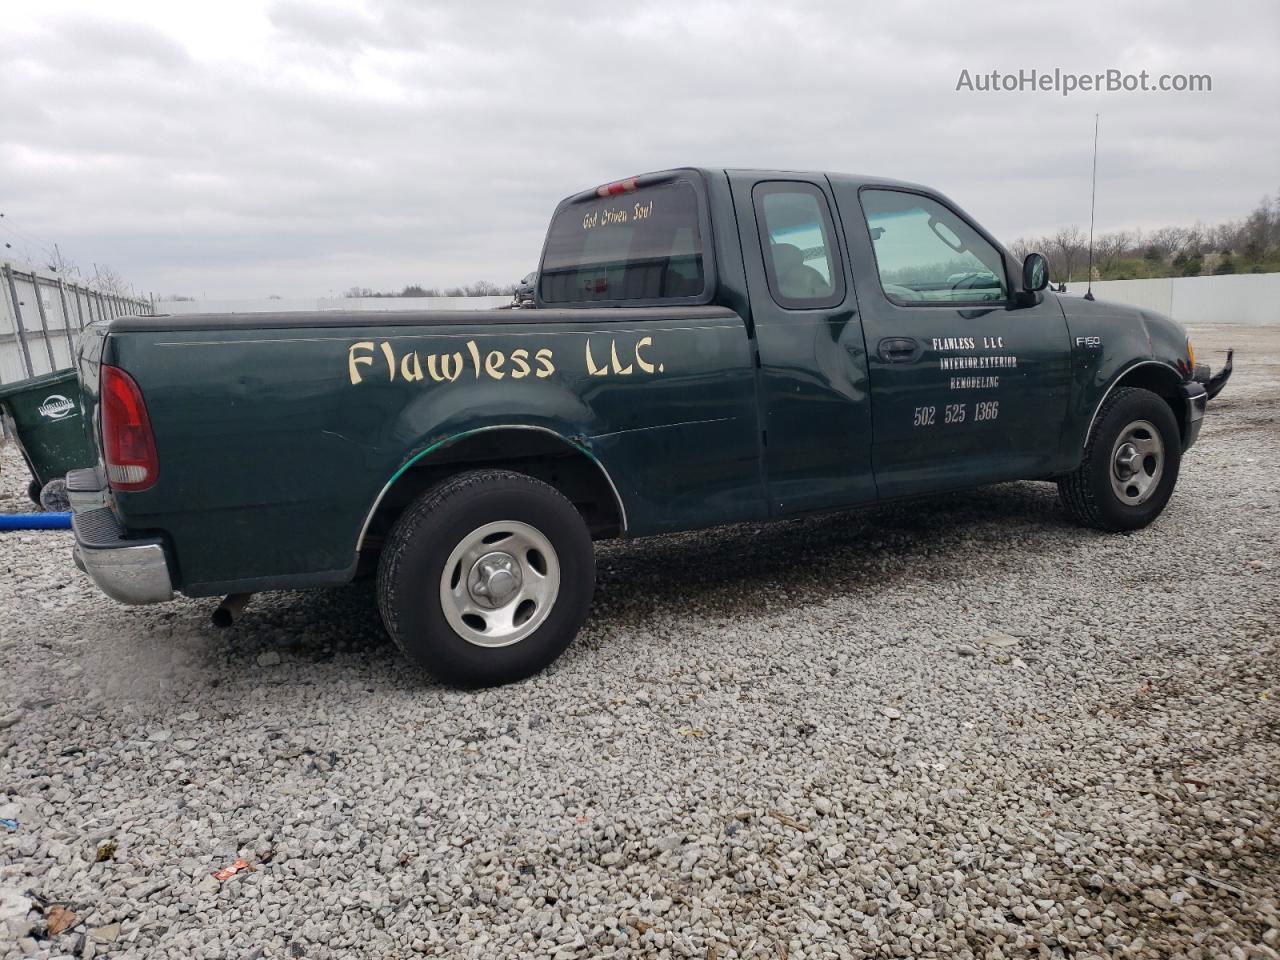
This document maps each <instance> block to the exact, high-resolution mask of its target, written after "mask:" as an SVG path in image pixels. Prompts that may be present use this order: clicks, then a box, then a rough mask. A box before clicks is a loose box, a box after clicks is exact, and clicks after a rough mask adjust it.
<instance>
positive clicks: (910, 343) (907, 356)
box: [876, 337, 924, 363]
mask: <svg viewBox="0 0 1280 960" xmlns="http://www.w3.org/2000/svg"><path fill="white" fill-rule="evenodd" d="M923 352H924V351H923V350H922V349H921V348H920V344H919V343H917V342H916V341H915V340H912V339H911V338H910V337H885V338H884V339H883V340H881V341H880V344H879V346H878V347H877V349H876V354H877V355H878V356H879V357H880V359H881V360H883V361H884V362H885V363H910V362H911V361H913V360H915V359H917V358H918V357H919V356H920V354H922V353H923Z"/></svg>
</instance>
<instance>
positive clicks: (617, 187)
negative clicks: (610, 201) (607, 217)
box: [596, 177, 639, 197]
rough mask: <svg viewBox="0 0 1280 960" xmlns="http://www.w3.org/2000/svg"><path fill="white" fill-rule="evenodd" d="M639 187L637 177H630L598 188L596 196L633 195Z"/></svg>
mask: <svg viewBox="0 0 1280 960" xmlns="http://www.w3.org/2000/svg"><path fill="white" fill-rule="evenodd" d="M638 187H639V183H637V182H636V178H635V177H628V178H627V179H626V180H618V181H615V182H614V183H606V184H605V185H604V186H601V187H596V196H598V197H616V196H617V195H618V194H620V193H632V192H634V191H635V190H636V189H637V188H638Z"/></svg>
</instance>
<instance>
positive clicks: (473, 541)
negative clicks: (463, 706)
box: [378, 470, 595, 686]
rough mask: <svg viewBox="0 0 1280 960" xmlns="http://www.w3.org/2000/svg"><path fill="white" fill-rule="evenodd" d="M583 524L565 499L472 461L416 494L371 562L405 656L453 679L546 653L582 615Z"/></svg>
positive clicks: (529, 669) (468, 682)
mask: <svg viewBox="0 0 1280 960" xmlns="http://www.w3.org/2000/svg"><path fill="white" fill-rule="evenodd" d="M594 588H595V557H594V553H593V549H592V545H591V535H590V532H589V531H588V529H587V525H586V523H585V522H584V521H583V519H582V517H581V515H580V514H579V513H578V511H577V510H576V509H574V506H573V504H571V503H570V502H569V501H568V500H566V499H565V498H564V497H563V496H562V495H561V494H560V493H559V492H558V491H556V490H555V489H554V488H552V487H550V486H548V485H547V484H545V483H542V482H541V481H539V480H535V479H533V478H532V477H527V476H525V475H523V474H518V473H510V472H507V471H498V470H477V471H471V472H468V473H463V474H459V475H457V476H455V477H451V478H449V479H448V480H445V481H444V482H442V483H440V484H439V485H437V486H435V487H433V488H432V489H430V490H428V491H427V492H426V493H424V494H422V496H420V497H419V498H418V499H417V500H416V501H414V503H413V504H411V505H410V506H409V508H408V509H407V510H406V511H405V513H404V514H403V515H402V516H401V517H400V519H399V520H398V521H397V522H396V524H395V526H394V528H393V529H392V531H391V535H390V537H389V539H388V542H387V545H386V547H385V549H384V550H383V553H382V557H381V559H380V561H379V565H378V606H379V609H380V611H381V613H382V620H383V623H384V624H386V627H387V631H388V632H389V633H390V634H391V636H392V638H393V639H394V640H395V642H396V644H397V645H398V646H399V647H400V649H401V650H402V651H404V653H405V655H406V656H407V657H409V659H411V660H413V661H414V662H415V663H417V664H419V665H420V666H422V667H423V668H424V669H426V670H427V671H428V672H429V673H431V674H432V675H433V676H435V677H436V678H438V679H440V680H443V681H445V682H446V683H452V684H455V685H459V686H488V685H492V684H498V683H507V682H510V681H512V680H519V679H522V678H524V677H527V676H529V675H531V674H533V673H536V672H538V671H539V670H541V669H542V668H543V667H545V666H546V665H547V664H549V663H551V661H553V660H554V659H555V658H556V657H558V656H559V655H560V654H561V652H563V650H564V649H565V647H567V646H568V645H569V643H570V642H571V641H572V640H573V638H574V636H576V634H577V632H578V629H579V628H580V627H581V626H582V622H583V620H584V619H585V618H586V615H587V610H588V608H589V607H590V604H591V595H592V592H593V590H594Z"/></svg>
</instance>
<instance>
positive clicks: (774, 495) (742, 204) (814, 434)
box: [729, 173, 876, 516]
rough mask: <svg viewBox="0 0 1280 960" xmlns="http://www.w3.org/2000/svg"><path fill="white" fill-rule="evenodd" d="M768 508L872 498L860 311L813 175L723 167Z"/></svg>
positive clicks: (787, 511)
mask: <svg viewBox="0 0 1280 960" xmlns="http://www.w3.org/2000/svg"><path fill="white" fill-rule="evenodd" d="M729 182H730V189H731V192H732V196H733V204H734V213H735V214H736V219H737V223H738V232H739V240H740V242H741V249H742V256H743V265H744V267H745V270H746V280H747V288H748V291H749V295H750V313H751V322H752V325H753V331H754V338H755V343H756V350H757V370H756V397H757V403H758V405H759V420H760V423H761V425H762V427H763V444H764V446H763V459H764V469H765V486H766V490H767V495H768V503H769V513H770V515H771V516H788V515H794V514H798V513H805V512H810V511H817V510H826V509H832V508H838V507H843V506H849V505H853V504H857V503H862V502H866V501H869V500H874V499H875V495H876V490H875V479H874V477H873V475H872V470H871V404H870V396H869V393H868V380H867V358H866V351H865V347H864V339H863V331H862V322H861V317H860V316H859V314H858V308H857V301H856V299H855V298H854V293H853V282H852V278H851V277H850V275H849V273H848V266H847V261H846V258H845V257H844V255H843V250H842V246H841V243H840V238H839V231H838V229H837V226H836V218H835V215H834V209H835V207H834V204H833V202H832V197H831V193H830V184H829V183H828V182H827V179H826V178H825V177H822V176H806V175H803V174H777V175H776V176H774V175H768V174H764V175H762V174H759V173H730V174H729Z"/></svg>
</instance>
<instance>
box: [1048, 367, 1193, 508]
mask: <svg viewBox="0 0 1280 960" xmlns="http://www.w3.org/2000/svg"><path fill="white" fill-rule="evenodd" d="M1181 462H1182V436H1181V434H1180V433H1179V430H1178V421H1177V419H1176V418H1175V417H1174V415H1173V411H1172V410H1170V409H1169V405H1168V404H1167V403H1166V402H1165V401H1164V400H1163V399H1162V398H1160V397H1159V396H1157V395H1156V394H1154V393H1152V392H1151V391H1150V390H1142V389H1138V388H1135V387H1121V388H1119V389H1117V390H1115V391H1113V392H1112V394H1111V395H1110V396H1109V397H1107V399H1106V402H1105V403H1104V404H1103V405H1102V409H1101V410H1099V411H1098V416H1097V418H1096V419H1095V420H1094V424H1093V429H1092V431H1091V432H1090V434H1089V441H1088V444H1087V445H1086V446H1085V451H1084V457H1083V459H1082V460H1081V462H1080V466H1079V468H1077V469H1076V470H1075V471H1074V472H1073V473H1070V474H1068V475H1067V476H1065V477H1061V478H1060V479H1059V480H1058V493H1059V495H1060V496H1061V498H1062V503H1063V505H1064V506H1065V507H1066V508H1067V512H1068V513H1070V514H1071V515H1072V516H1073V517H1074V518H1075V519H1076V520H1077V521H1079V522H1080V523H1082V524H1084V525H1085V526H1089V527H1095V528H1097V529H1099V530H1113V531H1119V530H1136V529H1138V528H1140V527H1145V526H1146V525H1147V524H1149V523H1151V522H1152V521H1153V520H1155V518H1156V517H1158V516H1160V514H1161V512H1163V510H1164V508H1165V505H1166V504H1167V503H1168V502H1169V498H1170V497H1171V496H1172V495H1173V487H1174V484H1175V483H1176V482H1177V480H1178V468H1179V467H1180V465H1181Z"/></svg>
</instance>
